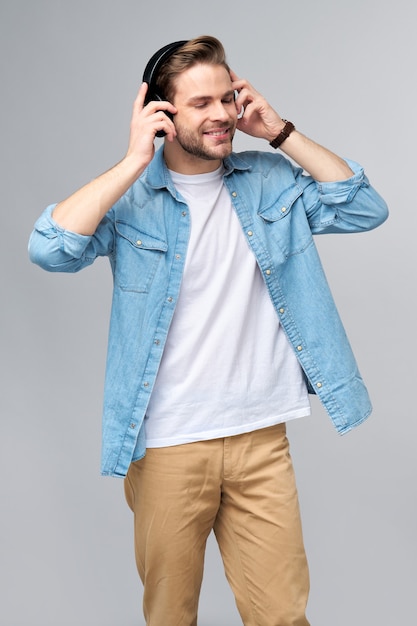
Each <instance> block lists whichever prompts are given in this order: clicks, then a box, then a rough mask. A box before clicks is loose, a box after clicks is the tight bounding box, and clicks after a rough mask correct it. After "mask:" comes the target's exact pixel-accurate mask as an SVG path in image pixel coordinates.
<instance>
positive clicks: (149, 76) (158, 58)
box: [142, 39, 187, 104]
mask: <svg viewBox="0 0 417 626" xmlns="http://www.w3.org/2000/svg"><path fill="white" fill-rule="evenodd" d="M186 43H187V40H186V39H184V40H182V41H174V42H173V43H169V44H167V45H166V46H163V48H160V49H159V50H158V51H157V52H155V54H154V55H152V57H151V58H150V59H149V61H148V63H147V65H146V67H145V71H144V72H143V78H142V81H143V82H144V83H148V85H149V88H148V93H147V94H146V100H145V104H147V103H148V102H150V101H151V100H161V99H162V98H161V96H160V95H158V94H157V89H156V80H157V77H158V72H159V70H160V68H161V66H162V65H163V64H164V63H165V61H166V60H167V59H168V58H169V57H170V56H171V54H173V53H174V52H175V51H176V50H178V48H181V47H182V46H183V45H184V44H186Z"/></svg>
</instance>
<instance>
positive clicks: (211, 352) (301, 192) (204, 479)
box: [30, 37, 387, 626]
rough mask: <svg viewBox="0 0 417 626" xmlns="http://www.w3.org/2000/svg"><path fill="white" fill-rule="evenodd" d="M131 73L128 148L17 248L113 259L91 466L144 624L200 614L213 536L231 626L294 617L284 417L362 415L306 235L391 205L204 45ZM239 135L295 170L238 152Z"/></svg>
mask: <svg viewBox="0 0 417 626" xmlns="http://www.w3.org/2000/svg"><path fill="white" fill-rule="evenodd" d="M145 74H146V72H145ZM146 78H147V81H148V82H149V85H148V84H147V82H144V83H143V84H142V86H141V87H140V89H139V93H138V96H137V99H136V101H135V104H134V108H133V114H132V120H131V129H130V141H129V146H128V151H127V154H126V156H125V157H124V158H123V159H122V160H121V161H120V162H119V163H118V164H117V165H116V166H115V167H113V168H112V169H111V170H110V171H108V172H106V173H105V174H103V175H102V176H100V177H99V178H97V179H96V180H94V181H92V182H90V183H89V184H88V185H86V186H85V187H83V188H82V189H80V190H78V191H77V192H76V193H74V194H73V195H72V196H70V197H69V198H68V199H66V200H64V201H63V202H60V203H59V204H58V205H56V206H55V205H54V206H51V207H49V208H48V209H47V210H46V211H45V213H44V214H43V215H42V216H41V217H40V219H39V220H38V222H37V223H36V226H35V230H34V232H33V234H32V237H31V241H30V254H31V258H32V260H33V261H34V262H36V263H38V264H39V265H41V266H42V267H44V268H45V269H47V270H50V271H70V272H72V271H77V270H79V269H82V268H83V267H85V266H87V265H89V264H90V263H92V262H93V261H94V260H95V259H96V258H97V256H103V255H107V256H108V257H109V259H110V262H111V266H112V271H113V274H114V296H113V306H112V317H111V328H110V335H109V346H108V362H107V374H106V390H105V408H104V419H103V466H102V472H103V474H105V475H113V476H126V479H125V491H126V498H127V501H128V503H129V505H130V507H131V508H132V510H133V511H134V516H135V549H136V561H137V566H138V570H139V573H140V576H141V579H142V581H143V584H144V613H145V617H146V621H147V623H148V624H152V625H153V626H169V625H174V624H175V625H181V626H189V625H195V624H196V623H197V605H198V597H199V592H200V585H201V580H202V574H203V560H204V550H205V544H206V539H207V537H208V535H209V533H210V531H211V530H212V529H213V530H214V532H215V534H216V538H217V540H218V543H219V546H220V550H221V554H222V558H223V561H224V566H225V570H226V575H227V578H228V580H229V582H230V585H231V587H232V589H233V592H234V594H235V598H236V603H237V606H238V609H239V612H240V614H241V617H242V620H243V622H244V624H245V625H246V626H255V625H256V626H306V625H307V624H308V621H307V619H306V616H305V609H306V603H307V596H308V587H309V581H308V567H307V562H306V557H305V553H304V547H303V539H302V531H301V523H300V516H299V508H298V499H297V491H296V486H295V480H294V475H293V469H292V465H291V459H290V456H289V450H288V441H287V438H286V434H285V423H286V422H287V421H288V420H291V419H295V418H298V417H302V416H306V415H308V414H309V413H310V407H309V401H308V392H315V393H317V394H318V396H319V398H320V400H321V401H322V403H323V405H324V406H325V408H326V410H327V411H328V413H329V415H330V417H331V419H332V420H333V423H334V425H335V427H336V429H337V430H338V432H340V433H344V432H347V431H348V430H350V429H351V428H352V427H353V426H356V425H358V424H360V423H361V422H362V421H363V420H364V419H365V418H366V417H367V416H368V415H369V413H370V411H371V406H370V402H369V398H368V395H367V392H366V388H365V386H364V384H363V381H362V379H361V377H360V374H359V372H358V369H357V366H356V362H355V359H354V357H353V354H352V352H351V349H350V346H349V343H348V341H347V338H346V335H345V332H344V330H343V327H342V324H341V322H340V319H339V316H338V314H337V311H336V308H335V305H334V302H333V299H332V297H331V294H330V292H329V288H328V286H327V283H326V280H325V277H324V274H323V270H322V268H321V265H320V261H319V258H318V255H317V251H316V248H315V245H314V242H313V238H312V237H313V235H314V234H318V233H338V232H359V231H365V230H369V229H371V228H374V227H376V226H378V225H379V224H381V223H382V222H383V221H384V220H385V219H386V217H387V208H386V205H385V203H384V201H383V200H382V199H381V198H380V196H379V195H378V194H377V193H376V192H375V191H374V190H373V189H372V187H371V186H370V185H369V182H368V180H367V178H366V176H365V175H364V172H363V169H362V168H361V167H360V166H359V165H358V164H356V163H354V162H351V161H345V160H343V159H341V158H339V157H338V156H336V155H335V154H333V153H332V152H330V151H328V150H327V149H325V148H323V147H321V146H319V145H318V144H316V143H314V142H313V141H311V140H309V139H307V138H306V137H305V136H303V135H302V134H301V133H300V132H298V131H297V130H295V128H294V126H293V124H292V123H291V122H287V121H286V120H283V119H282V118H281V117H280V116H279V115H278V113H277V112H276V111H275V110H274V109H273V108H272V107H271V106H270V105H269V104H268V102H266V100H265V99H264V98H263V97H262V96H261V95H260V94H259V93H258V92H257V91H256V90H255V89H254V88H253V87H252V85H251V84H250V83H249V82H247V81H246V80H243V79H240V78H238V77H237V76H236V74H234V72H233V71H231V70H230V68H229V67H228V65H227V63H226V60H225V56H224V50H223V47H222V45H221V44H220V42H219V41H217V40H216V39H215V38H212V37H199V38H197V39H194V40H191V41H188V42H175V43H174V44H170V45H169V46H167V47H166V48H164V49H162V50H161V51H158V53H157V54H156V55H154V57H152V59H151V68H150V72H149V77H148V75H147V74H146ZM150 92H152V93H150ZM148 100H149V102H148ZM236 129H238V130H240V131H242V132H244V133H247V134H249V135H252V136H254V137H258V138H263V139H265V140H266V141H268V142H270V143H271V145H272V147H273V148H277V147H279V148H280V149H281V151H282V152H284V153H285V154H286V155H287V156H288V157H290V158H291V160H292V161H295V162H296V163H297V164H298V165H299V167H295V166H294V165H292V164H291V161H290V160H289V159H286V158H285V157H284V156H283V155H282V154H278V153H276V152H273V151H272V150H269V149H268V151H267V152H246V153H243V154H240V155H236V154H234V153H233V152H232V140H233V136H234V133H235V131H236ZM161 133H165V135H166V138H165V141H164V145H163V146H162V148H161V149H160V150H159V151H158V152H157V153H156V154H155V148H154V140H155V135H156V134H161ZM145 453H146V454H145Z"/></svg>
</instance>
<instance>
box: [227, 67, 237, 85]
mask: <svg viewBox="0 0 417 626" xmlns="http://www.w3.org/2000/svg"><path fill="white" fill-rule="evenodd" d="M229 73H230V78H231V79H232V81H233V82H235V81H236V80H239V76H238V75H237V74H236V72H234V71H233V70H232V69H231V70H230V72H229Z"/></svg>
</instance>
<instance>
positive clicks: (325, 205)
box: [304, 159, 388, 234]
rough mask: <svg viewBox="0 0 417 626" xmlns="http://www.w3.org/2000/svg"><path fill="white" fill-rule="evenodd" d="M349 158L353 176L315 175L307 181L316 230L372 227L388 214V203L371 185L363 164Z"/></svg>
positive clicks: (307, 201) (309, 210) (309, 212)
mask: <svg viewBox="0 0 417 626" xmlns="http://www.w3.org/2000/svg"><path fill="white" fill-rule="evenodd" d="M345 161H346V163H347V164H348V165H349V167H350V168H351V170H352V172H353V175H352V176H351V177H350V178H348V179H346V180H341V181H336V182H317V181H314V182H313V181H312V179H311V180H310V183H309V184H307V185H304V199H305V204H306V207H307V209H306V210H307V217H308V220H309V224H310V227H311V230H312V232H313V234H321V233H343V232H361V231H367V230H372V229H373V228H377V226H380V225H381V224H382V223H383V222H384V221H385V220H386V219H387V217H388V207H387V205H386V203H385V201H384V200H383V198H382V197H381V196H380V195H379V194H378V193H377V192H376V191H375V189H374V188H373V187H372V186H371V185H370V183H369V180H368V178H367V177H366V175H365V172H364V170H363V167H362V166H361V165H359V164H358V163H356V162H355V161H351V160H349V159H345ZM307 178H308V177H306V180H307Z"/></svg>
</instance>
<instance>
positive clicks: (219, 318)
mask: <svg viewBox="0 0 417 626" xmlns="http://www.w3.org/2000/svg"><path fill="white" fill-rule="evenodd" d="M170 173H171V176H172V179H173V182H174V185H175V187H176V189H177V191H178V192H179V193H180V194H181V196H182V197H183V199H184V200H185V201H186V203H187V205H188V207H189V210H190V217H191V233H190V241H189V245H188V249H187V258H186V261H185V268H184V275H183V280H182V284H181V289H180V293H179V298H178V302H177V305H176V309H175V313H174V317H173V320H172V323H171V326H170V329H169V333H168V337H167V342H166V346H165V349H164V353H163V356H162V360H161V364H160V368H159V371H158V375H157V378H156V381H155V386H154V389H153V392H152V394H151V398H150V402H149V405H148V409H147V413H146V416H145V432H146V445H147V447H148V448H152V447H154V448H155V447H165V446H173V445H179V444H183V443H190V442H194V441H200V440H207V439H216V438H219V437H228V436H233V435H237V434H241V433H245V432H250V431H252V430H256V429H259V428H265V427H267V426H272V425H274V424H277V423H280V422H284V421H288V420H291V419H294V418H298V417H303V416H306V415H309V414H310V404H309V398H308V392H307V388H306V384H305V380H304V376H303V373H302V370H301V367H300V365H299V363H298V361H297V358H296V356H295V354H294V353H293V350H292V347H291V345H290V343H289V342H288V340H287V337H286V335H285V333H284V331H283V329H282V327H281V325H280V323H279V319H278V316H277V314H276V312H275V310H274V307H273V305H272V302H271V300H270V297H269V294H268V291H267V287H266V285H265V282H264V280H263V278H262V275H261V272H260V270H259V267H258V265H257V263H256V259H255V256H254V255H253V253H252V251H251V250H250V248H249V245H248V243H247V241H246V239H245V236H244V234H243V231H242V228H241V226H240V223H239V219H238V217H237V214H236V213H235V211H234V209H233V206H232V203H231V200H230V197H229V193H228V191H227V189H226V187H225V186H224V184H223V167H222V166H221V167H220V168H219V169H217V170H216V171H214V172H210V173H206V174H198V175H183V174H178V173H176V172H170Z"/></svg>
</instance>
